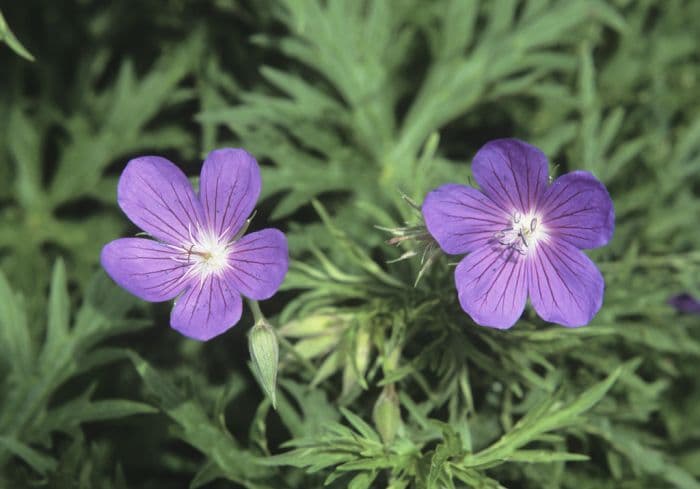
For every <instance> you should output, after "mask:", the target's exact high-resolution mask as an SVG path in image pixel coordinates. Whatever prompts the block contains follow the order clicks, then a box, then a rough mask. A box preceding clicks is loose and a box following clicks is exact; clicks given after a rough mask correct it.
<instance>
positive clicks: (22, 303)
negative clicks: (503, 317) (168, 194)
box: [0, 0, 700, 489]
mask: <svg viewBox="0 0 700 489" xmlns="http://www.w3.org/2000/svg"><path fill="white" fill-rule="evenodd" d="M3 8H4V11H3V12H2V14H0V383H1V384H2V385H1V389H0V486H2V487H6V486H7V487H26V486H29V485H32V486H39V487H42V486H44V487H59V488H63V487H66V488H68V487H70V488H73V487H81V488H83V487H84V488H92V487H106V488H115V489H117V488H119V489H121V488H125V487H145V488H155V489H160V488H163V489H164V488H173V487H192V488H196V487H206V488H213V489H216V488H223V487H236V488H237V487H245V488H250V489H267V488H269V489H273V488H289V489H292V488H302V487H303V488H315V487H324V486H326V487H331V488H341V487H349V488H352V489H363V488H374V487H377V488H379V487H387V488H391V489H409V488H410V489H413V488H434V489H437V488H533V489H534V488H548V489H549V488H551V489H556V488H564V489H581V488H583V489H586V488H590V489H593V488H595V489H599V488H611V489H612V488H615V489H617V488H636V487H659V488H681V489H697V488H700V483H699V482H698V479H699V478H700V428H698V427H699V426H700V382H699V381H698V378H697V371H698V367H699V366H700V320H699V319H698V318H699V317H698V316H697V315H695V316H693V315H690V314H681V313H678V312H677V311H675V310H674V309H673V308H672V307H670V306H669V305H668V304H667V301H668V299H669V297H671V296H672V295H674V294H678V293H681V292H687V293H690V294H692V295H694V296H695V297H696V298H700V281H699V280H698V277H700V249H698V246H697V243H698V242H700V227H699V226H698V216H700V99H699V98H698V97H697V94H698V93H699V91H700V59H698V54H697V39H700V2H696V1H693V0H668V1H664V2H654V1H653V0H639V1H629V0H607V1H606V0H493V1H481V2H480V1H477V0H437V1H431V2H426V1H421V0H400V1H391V0H377V1H371V0H362V1H358V0H306V1H295V0H265V1H260V2H258V1H244V0H206V1H203V0H197V1H195V0H167V1H159V0H145V1H143V2H138V3H137V4H133V3H129V2H116V3H109V2H105V1H102V0H95V1H92V2H87V1H86V2H68V1H63V0H62V1H59V2H48V3H47V2H39V1H38V0H33V1H30V2H28V3H27V2H14V3H12V4H10V5H7V6H6V7H5V6H3ZM47 32H51V33H52V35H51V36H48V35H47ZM53 33H55V36H54V34H53ZM3 43H4V44H3ZM5 44H6V45H7V46H5ZM32 59H33V61H31V60H32ZM499 137H518V138H521V139H524V140H527V141H529V142H531V143H533V144H536V145H537V146H539V147H541V148H542V149H543V150H544V151H545V153H546V154H547V155H548V156H549V157H550V160H551V161H552V167H551V168H550V170H551V173H552V174H561V173H564V172H566V171H570V170H574V169H585V170H588V171H591V172H593V173H594V174H595V175H596V176H597V177H598V178H600V179H601V180H602V181H603V182H604V183H605V184H606V185H607V187H608V189H609V191H610V194H611V196H612V198H613V200H614V204H615V211H616V230H615V236H614V239H613V241H612V243H611V244H610V245H609V246H607V247H605V248H603V249H600V250H595V251H594V252H592V253H591V255H592V257H593V258H594V259H595V261H596V263H597V264H599V266H600V269H601V271H602V272H603V275H604V277H605V280H606V293H605V300H604V305H603V308H602V309H601V311H600V313H599V314H598V315H597V316H596V317H595V318H594V320H593V321H592V323H591V324H590V325H589V326H587V327H585V328H580V329H566V328H561V327H558V326H556V325H551V324H547V323H544V322H543V321H542V320H541V319H539V318H537V317H536V315H535V314H534V313H533V312H532V311H530V310H529V309H528V310H526V313H525V315H524V316H523V318H522V319H521V320H520V321H519V322H518V323H517V325H516V326H515V327H514V328H513V329H511V330H509V331H496V330H490V329H488V328H482V327H480V326H477V325H475V324H474V323H473V322H472V321H471V319H470V318H469V317H468V316H467V315H465V314H464V313H463V312H462V311H461V309H460V307H459V304H458V302H457V298H456V293H455V291H454V285H453V276H452V275H453V272H454V264H455V261H456V257H446V256H442V255H435V254H433V253H432V251H431V248H430V247H429V246H430V245H429V243H428V251H425V252H424V250H425V246H426V243H418V242H416V241H411V240H405V241H403V242H401V244H400V245H399V246H398V249H396V248H394V247H392V246H389V245H388V244H386V243H385V242H384V241H385V240H386V239H388V238H389V237H390V236H391V235H390V234H387V233H386V231H385V230H386V229H389V230H390V229H396V228H399V227H403V226H408V227H409V230H415V229H420V225H421V222H420V216H419V215H418V214H417V213H416V212H415V209H412V207H411V205H408V204H407V202H411V201H415V202H417V203H420V202H421V201H422V199H423V197H424V196H425V194H426V192H427V191H429V190H430V189H431V188H433V187H435V186H436V185H439V184H442V183H446V182H460V183H467V182H468V181H469V177H470V167H469V161H470V159H471V157H472V156H473V154H474V153H475V151H476V150H477V149H478V148H479V147H480V146H481V145H482V144H483V143H485V142H486V141H488V140H490V139H494V138H499ZM221 146H242V147H245V148H246V149H248V150H249V151H251V152H252V153H253V154H255V155H256V157H257V158H258V159H259V161H260V162H261V164H262V165H263V167H262V171H263V198H264V199H265V200H264V201H263V202H262V203H261V205H260V209H259V210H258V213H257V215H256V217H255V220H254V221H253V226H261V227H263V226H266V225H267V223H268V222H271V223H272V224H274V225H275V226H278V227H281V228H283V229H285V230H286V231H287V232H288V235H289V237H290V250H291V255H292V264H291V268H290V271H289V274H288V276H287V279H286V281H285V283H284V285H283V291H282V293H280V294H279V295H278V296H277V297H276V298H274V299H273V300H270V301H269V302H266V303H263V304H262V307H263V309H264V310H265V311H266V312H268V319H269V321H270V323H272V324H273V325H274V326H275V327H276V330H277V332H278V335H279V340H280V370H279V373H278V384H279V386H278V392H277V409H276V410H274V409H272V407H271V405H270V404H269V401H268V400H266V399H265V396H264V395H263V394H262V392H261V391H260V389H259V388H258V386H257V384H256V381H255V378H254V375H253V373H252V372H251V368H250V365H249V364H248V353H247V347H246V338H245V334H246V333H247V331H248V329H249V328H250V326H251V325H252V319H251V318H250V317H248V316H247V315H244V317H243V319H242V320H241V323H240V324H239V325H238V326H237V327H236V328H235V329H234V330H232V331H231V332H230V333H227V334H226V335H224V336H223V337H220V338H217V339H216V340H214V341H212V342H210V343H208V344H206V345H201V344H196V343H194V342H193V341H191V340H187V339H185V338H182V337H180V336H178V335H177V334H176V333H175V332H173V331H172V330H170V328H168V326H167V307H164V306H163V307H162V306H154V307H144V306H143V305H141V307H138V301H136V300H135V299H133V298H131V297H129V296H128V294H126V293H125V292H123V291H121V290H119V289H118V288H117V287H116V286H115V285H114V284H112V283H111V281H110V280H109V279H108V278H107V277H106V276H105V275H104V274H103V273H102V272H99V271H96V270H97V269H98V258H99V251H100V249H101V247H102V246H103V244H104V243H106V242H108V241H109V240H111V239H114V238H116V237H118V236H125V235H130V234H133V233H134V232H135V231H134V228H129V227H128V223H127V220H126V219H125V218H124V216H123V215H122V214H121V212H120V211H119V209H118V207H117V205H116V183H117V179H118V176H119V173H120V171H121V170H122V169H123V167H124V165H125V164H126V162H127V161H128V159H129V158H130V157H133V156H135V155H140V154H162V155H165V156H167V157H169V158H171V159H173V161H175V162H176V163H178V164H179V165H181V166H182V168H183V169H184V170H185V171H186V172H187V173H188V174H190V175H193V176H194V175H196V174H198V170H199V166H198V165H199V163H200V161H201V158H202V157H203V155H205V154H206V152H208V151H209V150H211V149H214V148H216V147H221ZM412 226H417V227H416V228H413V227H412ZM380 228H381V229H380ZM400 257H403V258H407V259H404V260H400V261H396V262H394V260H396V259H397V258H400ZM421 258H423V259H424V260H427V261H428V264H429V265H431V266H430V267H425V266H424V265H425V264H426V263H425V261H424V260H421ZM52 267H53V268H52ZM419 274H420V281H419V282H418V284H417V285H416V286H414V283H415V282H416V278H417V277H418V276H419ZM135 306H137V307H135ZM146 326H148V327H149V328H148V329H144V328H145V327H146ZM131 415H140V416H131Z"/></svg>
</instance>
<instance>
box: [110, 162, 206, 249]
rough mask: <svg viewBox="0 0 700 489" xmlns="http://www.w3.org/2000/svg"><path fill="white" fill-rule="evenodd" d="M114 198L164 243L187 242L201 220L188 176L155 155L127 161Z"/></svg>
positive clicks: (134, 221) (135, 220)
mask: <svg viewBox="0 0 700 489" xmlns="http://www.w3.org/2000/svg"><path fill="white" fill-rule="evenodd" d="M117 200H118V202H119V206H120V207H121V208H122V210H123V211H124V213H125V214H126V215H127V216H128V217H129V219H131V220H132V222H133V223H134V224H136V225H137V226H139V227H140V228H141V229H143V230H144V231H146V232H148V233H149V234H150V235H152V236H154V237H155V238H157V239H159V240H161V241H165V242H167V243H171V244H182V243H185V242H187V241H188V237H189V233H190V230H192V229H195V228H196V227H197V223H198V222H199V221H201V216H202V211H201V206H200V204H199V201H198V200H197V197H196V195H195V193H194V191H193V190H192V185H190V182H189V181H188V180H187V177H186V176H185V174H184V173H182V171H181V170H180V169H179V168H178V167H177V166H175V165H174V164H172V163H171V162H170V161H168V160H166V159H165V158H160V157H158V156H143V157H140V158H135V159H133V160H131V161H129V163H128V164H127V165H126V168H125V169H124V172H123V173H122V176H121V177H120V178H119V186H118V188H117Z"/></svg>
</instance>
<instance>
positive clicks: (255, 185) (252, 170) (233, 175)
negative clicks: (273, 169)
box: [199, 148, 260, 237]
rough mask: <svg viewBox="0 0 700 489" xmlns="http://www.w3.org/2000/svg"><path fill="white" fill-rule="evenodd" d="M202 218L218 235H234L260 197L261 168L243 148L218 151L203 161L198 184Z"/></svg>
mask: <svg viewBox="0 0 700 489" xmlns="http://www.w3.org/2000/svg"><path fill="white" fill-rule="evenodd" d="M199 194H200V198H201V201H202V206H203V207H204V215H205V216H206V219H207V223H209V226H210V228H211V230H212V231H214V232H216V234H218V235H219V236H225V237H231V236H234V235H235V234H236V233H237V232H238V231H239V230H240V229H241V227H242V226H243V223H244V222H245V220H246V219H247V218H248V216H250V213H251V212H253V209H254V208H255V204H256V202H257V200H258V197H259V196H260V168H258V163H257V162H256V161H255V158H253V157H252V156H251V155H250V154H249V153H248V152H246V151H244V150H242V149H233V148H226V149H217V150H215V151H212V152H211V153H209V155H208V156H207V159H206V160H204V165H203V166H202V174H201V178H200V182H199Z"/></svg>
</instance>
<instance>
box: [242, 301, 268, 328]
mask: <svg viewBox="0 0 700 489" xmlns="http://www.w3.org/2000/svg"><path fill="white" fill-rule="evenodd" d="M246 300H247V301H248V307H250V310H251V312H252V313H253V319H254V320H255V322H256V323H257V322H258V321H264V320H265V315H264V314H263V313H262V311H261V310H260V304H258V301H254V300H252V299H246Z"/></svg>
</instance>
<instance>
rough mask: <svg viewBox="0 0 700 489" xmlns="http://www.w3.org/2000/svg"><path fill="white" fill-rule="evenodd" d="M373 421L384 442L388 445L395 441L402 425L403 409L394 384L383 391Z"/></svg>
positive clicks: (375, 405)
mask: <svg viewBox="0 0 700 489" xmlns="http://www.w3.org/2000/svg"><path fill="white" fill-rule="evenodd" d="M372 419H373V420H374V426H375V427H376V428H377V431H378V432H379V436H381V437H382V441H383V442H384V443H385V444H387V445H388V444H390V443H391V442H392V441H394V438H395V437H396V432H397V431H398V429H399V426H400V425H401V408H400V407H399V398H398V396H397V395H396V390H395V389H394V384H389V385H386V386H385V387H384V390H382V393H381V394H380V395H379V398H378V399H377V402H376V403H374V409H373V410H372Z"/></svg>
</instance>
